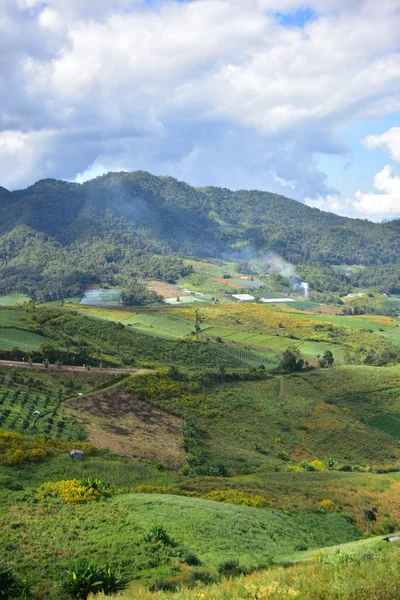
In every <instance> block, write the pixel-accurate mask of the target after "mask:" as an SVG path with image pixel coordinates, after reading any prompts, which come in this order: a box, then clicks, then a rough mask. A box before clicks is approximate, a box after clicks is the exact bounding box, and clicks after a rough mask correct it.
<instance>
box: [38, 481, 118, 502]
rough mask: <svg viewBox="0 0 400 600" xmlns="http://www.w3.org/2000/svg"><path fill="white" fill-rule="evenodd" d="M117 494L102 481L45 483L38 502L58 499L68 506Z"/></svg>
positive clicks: (115, 490) (40, 490) (39, 493)
mask: <svg viewBox="0 0 400 600" xmlns="http://www.w3.org/2000/svg"><path fill="white" fill-rule="evenodd" d="M116 493H118V490H117V489H116V488H114V487H112V486H110V485H109V484H107V483H105V482H102V481H101V480H91V479H87V480H85V479H84V480H80V479H65V480H62V481H49V482H48V483H43V484H42V485H41V486H40V488H39V492H38V496H37V497H38V500H46V499H47V498H53V499H54V498H55V499H57V498H58V499H59V500H63V501H64V502H66V503H67V504H85V503H86V502H92V501H96V500H99V499H100V498H101V497H102V496H103V497H109V496H111V495H113V494H116Z"/></svg>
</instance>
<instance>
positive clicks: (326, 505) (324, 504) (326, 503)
mask: <svg viewBox="0 0 400 600" xmlns="http://www.w3.org/2000/svg"><path fill="white" fill-rule="evenodd" d="M319 505H320V506H321V508H323V509H324V510H326V512H335V511H336V510H337V509H338V506H337V504H335V503H334V501H333V500H331V499H330V498H326V499H325V500H321V502H320V503H319Z"/></svg>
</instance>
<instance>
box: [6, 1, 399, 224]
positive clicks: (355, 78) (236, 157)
mask: <svg viewBox="0 0 400 600" xmlns="http://www.w3.org/2000/svg"><path fill="white" fill-rule="evenodd" d="M399 30H400V4H399V3H398V2H396V1H393V0H381V1H380V2H379V3H378V2H376V0H352V2H348V0H191V1H186V2H185V1H184V0H180V1H177V0H96V1H90V2H89V1H87V2H82V1H81V0H47V2H46V3H44V2H42V1H40V0H2V2H1V3H0V185H3V186H5V187H7V188H9V189H17V188H20V187H25V186H27V185H30V184H31V183H33V182H34V181H36V180H38V179H40V178H44V177H55V178H62V179H67V180H71V181H78V182H82V181H85V180H87V179H89V178H91V177H95V176H97V175H100V174H102V173H104V172H108V171H113V170H114V171H118V170H136V169H144V170H148V171H150V172H152V173H155V174H168V175H172V176H174V177H177V178H179V179H182V180H185V181H188V182H189V183H191V184H193V185H218V186H224V187H230V188H232V189H240V188H250V189H264V190H270V191H274V192H277V193H280V194H283V195H286V196H289V197H293V198H295V199H297V200H299V201H301V202H306V203H307V204H309V205H311V206H316V207H318V208H321V209H323V210H329V211H333V212H337V213H339V214H346V215H349V216H354V217H359V218H368V219H372V220H381V219H386V218H398V217H400V169H399V163H400V93H399V90H400V52H399V50H400V38H399V35H398V31H399Z"/></svg>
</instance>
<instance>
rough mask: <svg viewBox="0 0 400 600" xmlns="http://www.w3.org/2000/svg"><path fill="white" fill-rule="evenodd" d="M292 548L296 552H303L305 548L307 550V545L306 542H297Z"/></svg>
mask: <svg viewBox="0 0 400 600" xmlns="http://www.w3.org/2000/svg"><path fill="white" fill-rule="evenodd" d="M294 549H295V550H297V552H305V551H306V550H308V546H307V544H305V543H304V542H302V543H300V544H297V546H295V547H294Z"/></svg>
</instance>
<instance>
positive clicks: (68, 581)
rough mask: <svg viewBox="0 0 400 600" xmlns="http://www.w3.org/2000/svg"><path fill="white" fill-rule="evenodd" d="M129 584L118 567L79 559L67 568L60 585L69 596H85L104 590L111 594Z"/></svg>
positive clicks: (106, 593)
mask: <svg viewBox="0 0 400 600" xmlns="http://www.w3.org/2000/svg"><path fill="white" fill-rule="evenodd" d="M127 585H128V579H127V578H126V577H124V575H123V574H122V572H121V571H120V570H119V569H118V568H113V567H112V566H111V565H109V564H106V565H105V566H104V567H103V566H99V565H98V564H97V562H96V561H95V560H89V561H83V560H78V561H77V562H76V563H75V565H74V566H73V567H72V568H71V569H67V570H66V572H65V577H64V579H63V581H62V582H61V585H60V590H61V592H62V594H65V595H66V596H67V597H68V598H83V599H84V600H85V599H86V598H87V597H88V596H89V595H90V594H96V593H98V592H102V593H103V594H105V595H106V596H107V595H110V594H113V593H116V592H119V591H120V590H123V589H124V588H126V586H127Z"/></svg>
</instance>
